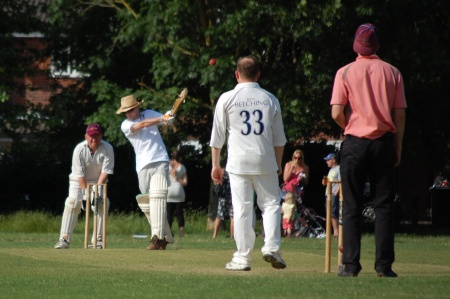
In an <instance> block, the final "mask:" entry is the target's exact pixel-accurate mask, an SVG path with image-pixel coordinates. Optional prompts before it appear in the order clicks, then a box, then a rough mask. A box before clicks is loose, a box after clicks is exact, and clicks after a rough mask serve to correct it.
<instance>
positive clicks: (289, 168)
mask: <svg viewBox="0 0 450 299" xmlns="http://www.w3.org/2000/svg"><path fill="white" fill-rule="evenodd" d="M294 167H295V163H293V162H292V161H291V162H287V163H286V165H285V166H284V172H283V181H285V182H286V181H287V180H288V179H289V178H290V177H291V174H292V171H293V170H294Z"/></svg>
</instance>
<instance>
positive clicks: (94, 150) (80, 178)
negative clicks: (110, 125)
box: [55, 124, 114, 249]
mask: <svg viewBox="0 0 450 299" xmlns="http://www.w3.org/2000/svg"><path fill="white" fill-rule="evenodd" d="M102 136H103V132H102V129H101V127H100V125H98V124H90V125H89V126H88V127H87V128H86V134H85V135H84V139H85V141H83V142H81V143H79V144H78V145H77V146H76V147H75V149H74V151H73V156H72V172H71V173H70V175H69V196H68V197H67V198H66V201H65V204H64V212H63V216H62V221H61V232H60V237H59V242H58V243H56V245H55V249H69V247H70V242H71V241H72V234H73V229H74V228H75V225H76V224H77V222H78V215H79V214H80V212H81V207H82V201H83V200H86V188H87V184H88V183H89V184H105V183H106V182H107V179H108V175H110V174H113V172H114V151H113V147H112V146H111V144H109V143H108V142H106V141H104V140H102ZM99 197H100V198H103V189H102V188H99ZM103 202H104V200H103V201H102V202H101V204H99V206H98V207H97V208H98V210H99V211H102V210H103ZM107 207H108V209H109V200H108V199H107ZM97 217H98V227H97V233H96V232H94V233H93V236H92V238H94V237H96V238H97V247H99V248H101V247H102V220H103V219H102V218H103V215H102V213H98V215H97ZM95 235H96V236H95Z"/></svg>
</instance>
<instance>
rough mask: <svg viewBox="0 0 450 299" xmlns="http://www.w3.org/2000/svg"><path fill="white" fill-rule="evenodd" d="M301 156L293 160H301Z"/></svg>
mask: <svg viewBox="0 0 450 299" xmlns="http://www.w3.org/2000/svg"><path fill="white" fill-rule="evenodd" d="M301 157H302V156H299V157H294V159H295V160H298V159H301Z"/></svg>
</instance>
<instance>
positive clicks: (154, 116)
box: [116, 95, 174, 250]
mask: <svg viewBox="0 0 450 299" xmlns="http://www.w3.org/2000/svg"><path fill="white" fill-rule="evenodd" d="M141 104H142V101H141V102H138V101H137V100H136V98H135V97H134V96H133V95H129V96H126V97H123V98H122V99H121V105H120V108H119V109H118V110H117V111H116V113H117V114H122V113H123V114H124V115H125V116H126V119H125V120H124V121H123V122H122V125H121V129H122V132H123V133H124V134H125V136H126V137H127V138H128V140H129V141H130V143H131V145H132V146H133V148H134V152H135V154H136V172H137V174H138V180H139V189H140V191H141V193H143V194H144V193H148V196H139V197H137V201H138V206H139V208H140V209H141V210H142V212H143V213H144V214H145V216H146V217H147V220H148V222H149V224H150V226H151V244H150V245H149V246H148V247H147V249H148V250H165V249H166V246H167V244H168V243H173V241H174V240H173V235H172V232H171V231H170V226H169V223H168V221H167V209H166V202H167V180H168V174H169V155H168V154H167V150H166V147H165V145H164V142H163V140H162V138H161V134H160V133H159V130H158V125H160V124H171V123H172V122H173V121H174V117H173V116H171V115H168V114H170V112H167V113H166V117H165V115H163V114H161V113H159V112H156V111H153V110H144V111H142V112H140V111H139V106H140V105H141Z"/></svg>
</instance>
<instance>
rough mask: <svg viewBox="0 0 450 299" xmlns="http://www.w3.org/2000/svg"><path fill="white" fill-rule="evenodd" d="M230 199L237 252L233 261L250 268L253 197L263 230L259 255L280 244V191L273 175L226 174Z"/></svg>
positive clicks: (276, 247)
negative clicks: (261, 220)
mask: <svg viewBox="0 0 450 299" xmlns="http://www.w3.org/2000/svg"><path fill="white" fill-rule="evenodd" d="M229 175H230V186H231V196H232V202H233V210H234V238H235V241H236V247H237V251H236V252H235V253H234V255H233V262H235V263H238V264H245V265H250V264H251V263H252V257H251V251H252V250H253V248H254V246H255V239H256V236H255V230H254V226H253V216H254V209H253V204H254V203H253V197H254V192H256V196H257V204H258V207H259V208H260V210H261V211H262V217H263V228H264V234H265V237H264V245H263V247H262V248H261V251H262V253H263V254H264V253H268V252H276V253H278V252H279V250H280V243H281V230H280V222H281V207H280V188H279V186H278V175H277V173H276V172H274V173H271V174H263V175H241V174H233V173H230V174H229Z"/></svg>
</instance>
